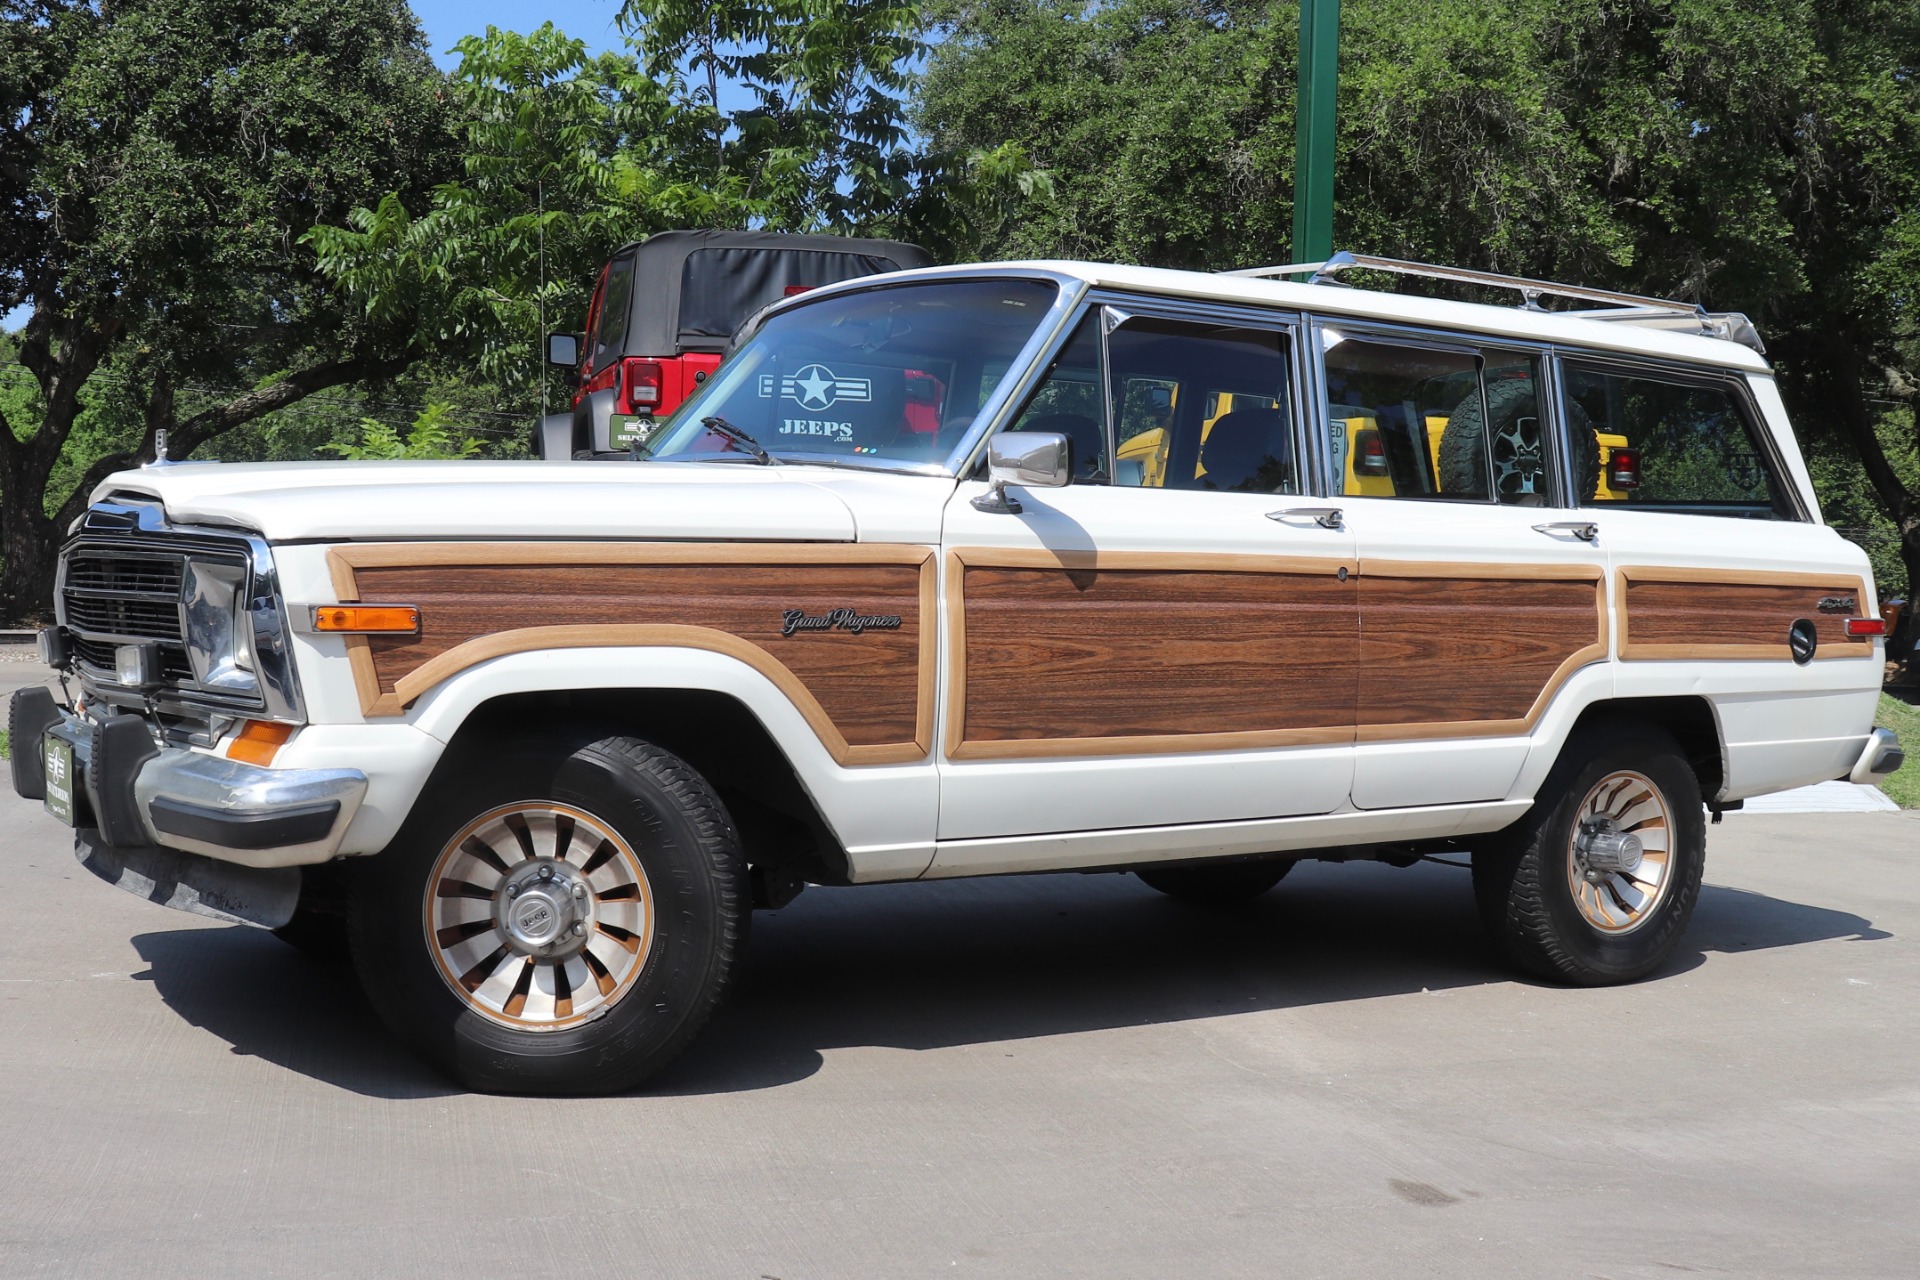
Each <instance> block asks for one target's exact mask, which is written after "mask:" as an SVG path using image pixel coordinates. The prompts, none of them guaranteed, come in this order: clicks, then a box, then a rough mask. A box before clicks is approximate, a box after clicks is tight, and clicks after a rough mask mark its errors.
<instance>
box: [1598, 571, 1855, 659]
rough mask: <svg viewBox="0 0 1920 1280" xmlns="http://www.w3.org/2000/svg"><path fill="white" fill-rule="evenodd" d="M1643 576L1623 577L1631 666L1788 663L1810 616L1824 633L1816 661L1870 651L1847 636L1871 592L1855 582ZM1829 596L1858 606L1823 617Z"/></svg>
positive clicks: (1626, 653) (1623, 652) (1625, 645)
mask: <svg viewBox="0 0 1920 1280" xmlns="http://www.w3.org/2000/svg"><path fill="white" fill-rule="evenodd" d="M1644 573H1645V571H1628V572H1627V573H1626V574H1623V585H1622V588H1621V600H1620V603H1621V616H1622V624H1621V625H1622V633H1621V638H1620V656H1621V657H1622V658H1623V659H1627V660H1629V661H1648V660H1653V659H1661V658H1666V659H1675V658H1734V659H1739V658H1749V659H1772V660H1776V661H1791V660H1792V656H1793V655H1792V651H1791V650H1790V649H1789V648H1788V647H1787V631H1788V629H1789V628H1790V627H1792V626H1793V624H1794V622H1795V621H1796V620H1797V619H1800V618H1807V619H1810V620H1811V621H1812V622H1813V624H1814V627H1815V629H1816V631H1817V632H1818V634H1819V636H1820V643H1819V646H1818V647H1817V648H1816V649H1815V651H1814V658H1815V660H1816V661H1817V660H1818V659H1820V658H1858V657H1865V656H1869V655H1871V654H1872V652H1873V641H1872V640H1871V639H1870V638H1869V637H1866V636H1859V637H1854V636H1849V635H1848V634H1847V631H1846V620H1847V619H1848V618H1849V617H1862V616H1865V614H1864V613H1863V612H1862V610H1864V609H1865V607H1866V602H1867V599H1868V597H1867V595H1866V592H1865V589H1864V587H1863V586H1862V584H1861V583H1860V581H1859V580H1858V579H1848V578H1830V577H1815V578H1809V579H1802V580H1799V581H1793V580H1791V579H1788V580H1785V581H1780V580H1775V581H1758V582H1754V581H1747V582H1741V581H1721V582H1713V581H1701V580H1692V581H1666V580H1662V579H1651V580H1650V579H1649V577H1646V576H1643V574H1644ZM1828 597H1845V598H1849V599H1851V600H1853V602H1854V608H1852V609H1850V610H1847V611H1845V612H1839V613H1823V612H1821V610H1820V601H1821V600H1823V599H1826V598H1828Z"/></svg>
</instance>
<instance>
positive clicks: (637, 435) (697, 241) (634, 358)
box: [534, 231, 933, 459]
mask: <svg viewBox="0 0 1920 1280" xmlns="http://www.w3.org/2000/svg"><path fill="white" fill-rule="evenodd" d="M931 265H933V259H932V258H931V257H930V256H928V254H927V251H926V250H925V249H922V248H920V247H919V246H917V245H911V244H902V243H900V242H897V241H893V240H855V239H852V238H850V237H847V236H803V235H785V234H781V233H777V232H770V231H663V232H661V233H660V234H659V235H656V236H654V237H652V238H651V239H648V240H644V241H640V242H637V243H634V244H629V245H626V246H624V247H622V248H621V249H620V250H619V251H618V252H617V253H615V254H614V255H613V257H612V259H611V260H610V261H609V262H608V263H607V265H606V266H605V267H604V268H602V269H601V272H600V280H599V283H598V284H596V285H595V286H594V289H593V301H592V302H591V303H590V304H588V307H587V332H586V334H585V335H584V336H582V335H580V334H571V333H554V334H549V335H547V363H548V364H552V365H558V366H561V367H562V368H566V369H569V370H572V371H573V372H574V373H575V375H576V379H577V381H576V383H575V387H576V390H575V392H574V398H573V412H572V413H570V414H559V413H557V414H552V415H549V416H548V417H547V419H546V420H545V422H544V423H543V424H542V426H541V430H540V432H539V434H538V436H537V437H536V438H535V441H534V447H535V452H536V453H537V454H538V456H540V457H542V458H549V459H567V458H573V457H579V456H592V455H595V454H606V453H615V452H619V451H622V450H624V449H626V448H627V447H628V445H629V444H630V443H631V442H632V441H635V440H644V439H645V438H646V436H647V435H648V433H649V432H650V431H651V430H652V424H653V421H654V420H655V419H662V418H665V417H666V416H667V415H668V414H670V413H672V412H673V411H674V410H675V409H677V408H678V407H679V406H680V402H681V401H682V400H685V399H686V398H687V397H688V396H689V395H691V394H693V391H694V388H696V387H698V386H699V385H700V384H701V383H702V382H705V381H706V380H707V378H708V376H709V375H711V374H712V373H713V371H714V370H715V369H716V368H718V367H719V365H720V359H721V357H722V356H724V355H725V354H726V352H727V347H728V344H729V343H730V342H731V340H732V337H733V333H734V331H735V330H736V329H738V328H739V327H740V325H741V324H743V323H744V322H745V321H746V320H747V319H748V318H750V317H751V316H752V315H753V314H754V313H755V312H756V311H758V310H760V308H762V307H764V306H766V305H767V304H768V303H772V302H778V301H779V300H780V299H781V298H783V297H787V296H789V295H791V294H795V293H803V292H805V291H806V290H808V289H813V288H817V287H819V286H820V285H824V284H833V283H835V282H837V281H840V280H851V279H853V278H854V277H856V276H870V275H878V274H879V273H881V272H884V271H904V270H906V269H908V268H910V267H926V266H931ZM910 407H911V406H910Z"/></svg>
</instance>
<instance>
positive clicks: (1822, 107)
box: [918, 0, 1920, 589]
mask: <svg viewBox="0 0 1920 1280" xmlns="http://www.w3.org/2000/svg"><path fill="white" fill-rule="evenodd" d="M938 14H939V17H940V19H941V21H942V22H943V24H944V29H945V36H946V38H945V39H944V40H942V41H941V42H940V43H939V44H938V45H937V46H936V47H935V49H934V52H933V54H932V58H931V65H930V67H929V69H928V73H927V79H926V83H925V86H924V88H923V90H922V92H921V94H920V97H919V100H918V121H919V124H920V127H921V128H922V129H923V130H924V131H925V132H926V133H927V134H928V135H929V136H930V137H931V139H932V141H933V145H934V146H935V147H936V148H940V149H944V150H947V151H964V150H965V149H966V148H968V147H970V146H977V145H982V144H984V143H986V142H988V141H989V140H991V141H992V142H993V143H994V144H996V145H997V144H1001V143H1012V144H1015V145H1018V146H1020V147H1022V148H1024V150H1025V151H1026V153H1027V154H1029V155H1030V156H1031V158H1032V162H1033V163H1034V164H1036V165H1038V166H1040V167H1042V168H1044V169H1046V170H1048V171H1050V172H1051V173H1052V174H1053V175H1054V178H1055V185H1054V189H1053V193H1052V197H1051V199H1050V200H1048V201H1047V202H1046V203H1045V204H1044V206H1043V207H1042V208H1040V209H1039V210H1038V211H1037V212H1035V213H1034V214H1033V215H1032V216H1023V217H1021V218H1019V219H1016V220H1011V221H1007V222H1005V223H1003V224H1001V225H1000V226H998V227H996V228H994V230H993V234H992V235H991V236H990V237H989V238H988V239H987V241H986V242H985V243H984V244H983V245H982V250H983V251H984V252H986V253H987V254H990V255H995V254H999V253H1015V254H1022V255H1025V254H1049V253H1064V254H1070V255H1073V256H1083V257H1089V258H1114V259H1119V260H1123V261H1137V262H1143V263H1150V264H1155V265H1166V266H1185V267H1197V268H1227V267H1240V266H1251V265H1255V264H1260V263H1273V262H1277V261H1282V260H1284V258H1285V256H1286V252H1287V249H1286V246H1287V243H1288V238H1289V237H1288V234H1287V229H1288V228H1289V227H1290V225H1291V202H1292V146H1293V128H1294V125H1293V118H1292V117H1293V96H1294V65H1295V40H1296V38H1297V25H1296V24H1297V16H1298V10H1297V7H1296V6H1294V5H1292V4H1284V5H1269V4H1243V3H1228V2H1224V0H1216V2H1214V3H1205V2H1202V3H1181V2H1177V0H1115V2H1114V3H1111V4H1103V5H1096V6H1086V5H1082V4H1079V3H1074V2H1072V0H944V2H943V3H942V4H941V5H940V7H939V9H938ZM1342 18H1343V30H1342V37H1341V55H1340V56H1341V79H1340V98H1339V161H1338V168H1337V171H1336V193H1335V195H1336V212H1335V229H1336V239H1337V241H1338V242H1339V243H1340V244H1341V245H1342V246H1344V247H1351V248H1355V249H1360V250H1365V251H1371V252H1376V253H1384V254H1388V255H1391V256H1397V257H1409V258H1418V259H1424V260H1427V261H1435V262H1446V263H1456V264H1461V265H1468V266H1481V267H1486V268H1490V269H1494V270H1501V271H1508V272H1515V273H1520V274H1526V275H1539V276H1545V277H1546V278H1549V279H1560V280H1575V281H1581V282H1583V283H1590V284H1598V285H1610V286H1613V287H1617V288H1623V289H1628V290H1632V291H1635V292H1643V293H1654V294H1660V295H1664V296H1669V297H1680V298H1685V299H1689V300H1699V301H1702V302H1704V303H1705V304H1706V305H1707V306H1709V307H1711V308H1714V309H1725V310H1742V311H1746V312H1748V313H1749V314H1751V315H1752V316H1753V318H1754V319H1755V321H1756V322H1757V323H1758V324H1759V326H1760V328H1761V330H1762V332H1763V333H1765V334H1766V335H1767V337H1768V341H1769V344H1770V346H1771V348H1772V354H1773V358H1774V360H1775V363H1776V367H1777V369H1778V371H1779V373H1780V376H1781V383H1782V388H1783V391H1784V393H1785V394H1786V396H1787V398H1788V403H1789V406H1790V407H1791V409H1792V410H1793V414H1794V419H1795V422H1796V424H1797V426H1798V427H1799V429H1800V431H1801V433H1802V436H1803V438H1805V439H1806V440H1807V442H1808V444H1809V447H1810V449H1811V450H1812V451H1814V452H1816V453H1817V452H1821V451H1822V450H1826V449H1828V448H1830V447H1834V446H1837V447H1840V448H1842V449H1844V451H1845V453H1846V454H1847V455H1848V456H1849V457H1850V458H1851V459H1853V462H1852V467H1853V469H1852V470H1851V471H1850V475H1851V477H1852V480H1851V484H1852V485H1859V483H1860V479H1859V477H1860V476H1861V471H1860V470H1859V468H1861V467H1862V466H1863V467H1864V474H1865V478H1866V479H1867V480H1868V481H1869V482H1870V486H1871V490H1872V492H1873V494H1874V495H1875V497H1876V498H1877V500H1878V505H1879V507H1880V509H1881V511H1882V512H1883V513H1884V515H1885V517H1886V518H1888V519H1890V520H1891V521H1892V522H1893V526H1894V528H1895V530H1896V531H1897V533H1898V536H1899V538H1900V546H1901V552H1902V557H1903V559H1904V561H1905V567H1906V573H1907V576H1908V578H1909V587H1910V589H1912V588H1914V587H1920V487H1916V486H1915V485H1914V484H1913V481H1912V477H1913V476H1914V475H1915V469H1914V466H1913V463H1914V460H1915V450H1916V447H1917V446H1920V440H1917V439H1916V438H1915V435H1914V429H1915V428H1914V423H1915V417H1914V415H1913V414H1911V413H1910V412H1900V411H1893V412H1889V410H1888V407H1887V406H1888V405H1889V404H1896V405H1897V404H1901V403H1904V404H1905V405H1907V406H1913V405H1914V404H1915V401H1916V398H1917V397H1920V393H1917V392H1916V391H1915V388H1916V387H1920V372H1917V371H1920V338H1917V337H1916V312H1915V307H1916V295H1917V294H1920V4H1916V3H1915V2H1914V0H1844V2H1842V3H1827V4H1817V3H1814V2H1813V0H1753V2H1752V3H1747V4H1741V5H1730V4H1726V3H1723V2H1721V0H1347V3H1346V4H1344V5H1343V7H1342ZM1827 474H1833V473H1832V472H1831V471H1830V470H1829V471H1828V472H1827ZM1841 483H1842V489H1841V491H1840V492H1837V493H1836V494H1835V496H1836V498H1838V499H1842V500H1843V502H1842V505H1844V504H1845V503H1844V500H1846V499H1850V498H1851V497H1852V495H1851V494H1850V493H1847V492H1845V487H1846V484H1847V482H1845V481H1842V482H1841Z"/></svg>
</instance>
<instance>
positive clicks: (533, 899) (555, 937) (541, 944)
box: [494, 859, 594, 958]
mask: <svg viewBox="0 0 1920 1280" xmlns="http://www.w3.org/2000/svg"><path fill="white" fill-rule="evenodd" d="M494 911H495V912H496V915H495V917H494V918H495V919H496V920H498V921H499V922H500V929H501V931H502V932H503V933H505V934H506V936H507V945H508V946H510V947H512V948H513V949H514V950H515V951H518V952H520V953H521V954H522V955H528V956H539V957H543V958H545V957H554V958H559V957H564V956H568V955H571V954H573V953H574V952H575V951H578V950H579V949H580V947H581V945H582V944H583V942H584V940H585V938H586V935H587V932H588V930H589V929H590V928H591V926H592V921H593V915H594V912H593V895H592V894H591V893H590V892H589V891H588V889H587V883H586V881H585V880H584V879H579V878H576V874H570V873H569V868H568V866H567V864H566V863H563V862H555V861H553V860H551V859H542V860H541V861H539V862H536V863H532V864H522V865H521V866H520V867H519V868H516V869H515V871H514V873H513V874H512V875H511V876H509V877H508V878H507V880H506V882H505V883H503V884H502V885H501V886H500V889H499V896H498V897H497V898H496V899H495V902H494Z"/></svg>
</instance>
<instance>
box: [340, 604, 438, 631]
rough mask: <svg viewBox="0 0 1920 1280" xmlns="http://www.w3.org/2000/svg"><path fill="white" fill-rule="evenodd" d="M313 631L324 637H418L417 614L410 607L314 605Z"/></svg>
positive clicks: (394, 605)
mask: <svg viewBox="0 0 1920 1280" xmlns="http://www.w3.org/2000/svg"><path fill="white" fill-rule="evenodd" d="M313 629H314V630H315V631H318V632H320V633H322V634H324V635H348V636H389V635H418V634H419V632H420V610H418V609H416V608H415V607H414V606H412V605H410V604H317V605H315V606H313Z"/></svg>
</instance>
